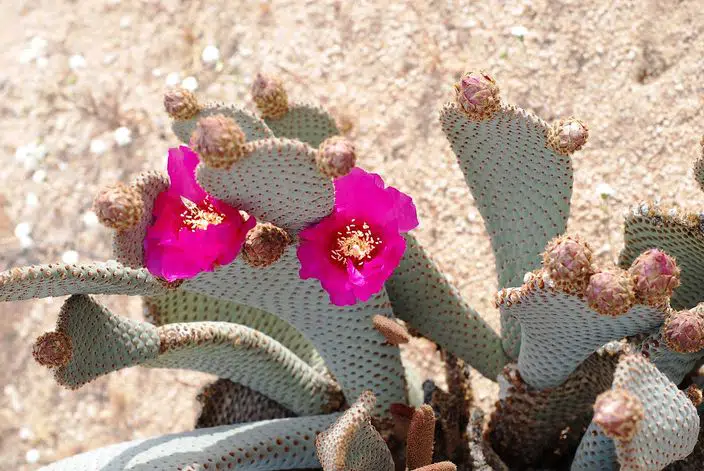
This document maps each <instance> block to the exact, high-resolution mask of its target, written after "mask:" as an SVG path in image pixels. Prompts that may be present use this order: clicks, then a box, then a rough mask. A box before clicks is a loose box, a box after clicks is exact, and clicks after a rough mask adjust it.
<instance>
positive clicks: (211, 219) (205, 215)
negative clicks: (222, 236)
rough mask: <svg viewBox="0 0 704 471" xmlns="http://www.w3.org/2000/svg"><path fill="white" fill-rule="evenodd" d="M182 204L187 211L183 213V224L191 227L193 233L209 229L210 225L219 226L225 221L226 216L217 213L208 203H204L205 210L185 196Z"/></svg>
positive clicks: (182, 198)
mask: <svg viewBox="0 0 704 471" xmlns="http://www.w3.org/2000/svg"><path fill="white" fill-rule="evenodd" d="M181 202H182V203H183V205H184V206H185V207H186V210H187V211H184V212H182V213H181V217H182V218H183V224H184V225H185V226H187V227H189V228H190V229H191V232H195V231H196V229H207V228H208V226H210V225H213V226H217V225H218V224H221V223H222V222H223V221H224V220H225V215H223V214H220V213H219V212H217V210H216V209H215V208H214V207H213V205H212V204H210V203H209V202H207V201H204V202H203V205H204V208H201V207H200V206H198V205H197V204H195V203H194V202H193V201H191V200H189V199H188V198H186V197H184V196H182V197H181Z"/></svg>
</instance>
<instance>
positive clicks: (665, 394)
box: [572, 354, 700, 471]
mask: <svg viewBox="0 0 704 471" xmlns="http://www.w3.org/2000/svg"><path fill="white" fill-rule="evenodd" d="M612 388H614V389H617V388H618V389H624V390H626V391H628V392H629V393H631V394H632V395H633V396H635V397H636V398H638V399H640V401H641V402H642V404H643V411H644V418H643V419H642V420H641V421H640V424H639V425H638V427H637V428H636V433H635V436H634V437H633V438H632V439H631V440H628V441H624V440H618V439H615V440H613V444H614V445H615V446H614V447H613V448H614V449H615V453H616V457H617V460H618V463H619V464H620V465H621V470H624V471H625V470H660V469H663V468H664V467H665V466H667V465H668V464H670V463H672V462H674V461H676V460H680V459H682V458H685V457H686V456H688V455H689V454H690V453H692V451H693V450H694V447H695V445H696V443H697V438H698V434H699V425H700V424H699V415H698V414H697V409H696V408H695V407H694V405H692V402H691V401H690V400H689V398H688V397H687V395H686V394H685V393H684V392H683V391H680V390H679V389H677V386H675V385H674V384H673V383H672V382H671V381H670V380H669V379H667V377H665V375H664V374H662V373H661V372H660V371H659V370H658V369H657V368H656V367H655V365H653V364H652V363H651V362H650V361H648V360H647V359H646V358H645V357H643V356H642V355H640V354H630V355H624V356H623V357H622V358H621V359H620V361H619V364H618V366H617V367H616V372H615V373H614V381H613V385H612ZM594 430H596V432H597V434H596V435H595V434H594V433H593V431H594ZM599 435H603V431H602V430H601V428H600V427H599V426H598V425H597V426H596V427H592V430H591V433H589V431H588V435H585V438H584V440H583V441H584V443H583V444H581V445H580V448H579V449H578V450H577V456H576V457H575V465H573V467H572V471H577V470H587V469H588V470H590V471H591V470H594V469H599V468H598V467H596V466H595V465H596V463H592V462H591V461H590V458H589V457H588V456H586V457H585V455H592V456H596V457H599V459H600V462H604V461H607V460H606V458H605V457H607V456H608V448H603V449H602V450H599V449H597V448H596V447H597V446H598V445H602V446H604V445H607V442H606V440H604V439H603V438H601V437H599ZM585 463H586V465H585ZM602 469H603V468H602ZM609 469H611V468H609Z"/></svg>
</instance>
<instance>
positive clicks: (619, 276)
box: [585, 270, 636, 316]
mask: <svg viewBox="0 0 704 471" xmlns="http://www.w3.org/2000/svg"><path fill="white" fill-rule="evenodd" d="M633 288H634V286H633V279H632V278H631V277H630V275H629V274H628V273H627V272H625V271H623V270H612V271H602V272H599V273H595V274H593V275H592V276H591V277H589V284H588V285H587V289H586V291H585V295H586V298H587V302H588V303H589V307H591V308H592V309H594V310H595V311H596V312H598V313H599V314H602V315H604V316H618V315H621V314H623V313H625V312H626V311H628V310H629V309H630V308H631V307H632V306H633V304H635V301H636V298H635V294H634V289H633Z"/></svg>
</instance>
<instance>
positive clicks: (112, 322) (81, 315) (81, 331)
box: [54, 295, 159, 389]
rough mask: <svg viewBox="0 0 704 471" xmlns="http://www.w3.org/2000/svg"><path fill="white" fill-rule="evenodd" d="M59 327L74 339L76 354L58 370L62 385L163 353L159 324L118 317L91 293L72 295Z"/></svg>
mask: <svg viewBox="0 0 704 471" xmlns="http://www.w3.org/2000/svg"><path fill="white" fill-rule="evenodd" d="M56 330H57V331H59V332H64V333H66V334H67V335H68V337H69V338H70V339H71V345H72V351H73V354H72V355H71V360H70V361H69V363H68V364H67V365H66V366H62V367H59V368H57V369H56V370H55V371H54V376H55V377H56V381H57V382H58V383H59V384H61V385H63V386H66V387H68V388H71V389H76V388H79V387H81V386H83V385H84V384H86V383H88V382H90V381H93V380H94V379H96V378H98V377H99V376H102V375H105V374H107V373H110V372H112V371H117V370H119V369H121V368H126V367H128V366H132V365H138V364H140V363H144V362H146V361H148V360H150V359H154V358H156V357H157V356H158V355H159V334H158V332H157V328H156V327H154V326H153V325H151V324H148V323H146V322H139V321H134V320H131V319H127V318H125V317H121V316H117V315H115V314H113V313H111V312H110V311H109V310H108V309H106V308H105V307H103V306H101V305H100V304H98V303H97V302H95V301H94V300H93V299H92V298H91V297H90V296H85V295H76V296H71V297H70V298H68V299H67V300H66V302H65V303H64V305H63V307H62V308H61V314H60V316H59V320H58V322H57V324H56Z"/></svg>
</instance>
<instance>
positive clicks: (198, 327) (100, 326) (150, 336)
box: [55, 296, 342, 415]
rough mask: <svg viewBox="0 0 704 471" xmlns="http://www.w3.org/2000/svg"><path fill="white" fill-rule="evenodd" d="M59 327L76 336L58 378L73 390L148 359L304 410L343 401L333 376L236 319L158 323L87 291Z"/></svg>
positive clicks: (322, 409) (318, 410)
mask: <svg viewBox="0 0 704 471" xmlns="http://www.w3.org/2000/svg"><path fill="white" fill-rule="evenodd" d="M56 330H57V331H59V332H64V333H65V334H67V335H68V337H69V338H70V339H71V345H72V356H71V358H70V361H69V362H68V364H67V365H65V366H62V367H60V368H57V370H56V371H55V376H56V379H57V381H58V382H59V383H60V384H62V385H64V386H67V387H69V388H72V389H74V388H78V387H80V386H82V385H83V384H85V383H88V382H89V381H92V380H94V379H95V378H97V377H99V376H102V375H104V374H107V373H110V372H112V371H117V370H119V369H122V368H126V367H129V366H136V365H142V366H145V367H151V368H180V369H192V370H197V371H202V372H205V373H212V374H215V375H217V376H220V377H223V378H227V379H230V380H232V381H235V382H238V383H241V384H244V385H246V386H248V387H251V388H252V389H254V390H256V391H258V392H260V393H262V394H264V395H265V396H267V397H270V398H272V399H273V400H275V401H277V402H279V403H280V404H282V405H283V406H285V407H288V408H289V409H290V410H291V411H293V412H295V413H297V414H301V415H313V414H319V413H321V412H330V411H331V410H335V409H337V408H338V407H339V406H340V405H341V401H342V396H341V394H340V391H339V388H338V387H337V385H336V384H335V383H334V381H332V380H331V379H329V378H328V377H326V376H324V375H322V374H320V373H318V372H316V371H314V370H313V369H312V368H311V367H310V366H308V365H307V364H306V363H304V362H303V361H302V360H301V359H299V358H298V357H296V356H295V355H294V354H293V353H291V351H289V350H288V349H286V348H285V347H284V346H282V345H281V344H280V343H278V342H276V341H275V340H273V339H271V338H269V337H267V336H266V335H265V334H262V333H261V332H257V331H255V330H252V329H250V328H248V327H245V326H241V325H238V324H232V323H228V322H191V323H184V324H168V325H166V326H162V327H154V326H153V325H151V324H149V323H147V322H139V321H134V320H131V319H127V318H124V317H121V316H117V315H115V314H113V313H111V312H110V311H109V310H108V309H106V308H105V307H103V306H101V305H100V304H98V303H97V302H95V301H94V300H93V299H91V298H90V297H89V296H72V297H71V298H69V299H68V300H67V302H66V303H65V304H64V307H63V309H62V311H61V316H60V317H59V321H58V323H57V329H56Z"/></svg>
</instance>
